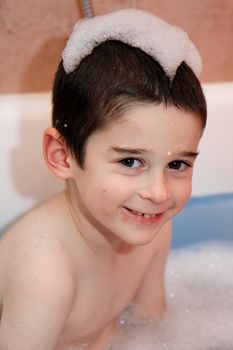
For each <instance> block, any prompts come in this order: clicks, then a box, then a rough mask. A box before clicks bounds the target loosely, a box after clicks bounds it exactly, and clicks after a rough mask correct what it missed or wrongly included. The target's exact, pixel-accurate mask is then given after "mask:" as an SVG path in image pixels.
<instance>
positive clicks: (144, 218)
mask: <svg viewBox="0 0 233 350" xmlns="http://www.w3.org/2000/svg"><path fill="white" fill-rule="evenodd" d="M124 209H125V211H126V212H127V213H128V214H129V215H130V216H131V217H132V218H134V219H136V220H137V221H139V222H141V223H154V222H157V221H158V220H159V219H160V218H161V216H162V215H163V213H157V214H149V213H143V212H140V211H136V210H133V209H129V208H126V207H124Z"/></svg>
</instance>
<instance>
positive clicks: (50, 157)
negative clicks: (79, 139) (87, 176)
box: [43, 128, 73, 180]
mask: <svg viewBox="0 0 233 350" xmlns="http://www.w3.org/2000/svg"><path fill="white" fill-rule="evenodd" d="M43 154H44V159H45V162H46V164H47V166H48V168H49V169H50V171H51V172H52V173H53V174H54V175H56V176H57V177H59V178H60V179H63V180H66V179H69V178H72V177H73V174H72V168H71V156H70V153H69V152H68V151H67V148H66V146H65V143H64V141H63V140H62V137H61V135H60V133H59V132H58V131H57V130H56V129H55V128H48V129H46V130H45V132H44V138H43Z"/></svg>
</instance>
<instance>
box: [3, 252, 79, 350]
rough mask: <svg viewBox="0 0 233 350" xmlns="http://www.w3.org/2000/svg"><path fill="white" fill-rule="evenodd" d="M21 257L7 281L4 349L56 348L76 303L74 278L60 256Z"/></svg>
mask: <svg viewBox="0 0 233 350" xmlns="http://www.w3.org/2000/svg"><path fill="white" fill-rule="evenodd" d="M21 260H22V261H20V260H19V263H18V264H15V265H16V266H15V267H11V268H10V270H9V272H8V276H10V277H8V278H7V281H4V282H6V283H4V295H3V312H2V317H1V321H0V349H1V350H3V349H4V350H15V349H17V350H38V349H40V350H53V349H54V347H55V345H56V343H57V340H58V337H59V335H60V333H61V332H62V330H63V328H64V325H65V322H66V320H67V317H68V316H69V314H70V311H71V308H72V302H73V294H74V293H73V291H74V288H73V279H72V277H71V274H70V273H69V271H68V269H67V267H65V265H64V264H63V263H61V262H58V261H57V258H55V257H54V258H53V257H51V255H50V256H49V258H48V257H46V256H43V254H42V257H41V256H38V255H37V256H36V258H35V257H32V259H31V258H30V257H28V258H26V259H25V258H23V257H22V259H21Z"/></svg>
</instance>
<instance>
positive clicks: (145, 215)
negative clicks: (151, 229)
mask: <svg viewBox="0 0 233 350" xmlns="http://www.w3.org/2000/svg"><path fill="white" fill-rule="evenodd" d="M132 212H133V213H135V214H137V215H141V216H144V218H146V219H149V218H154V217H155V216H156V214H146V213H141V212H140V211H136V210H132Z"/></svg>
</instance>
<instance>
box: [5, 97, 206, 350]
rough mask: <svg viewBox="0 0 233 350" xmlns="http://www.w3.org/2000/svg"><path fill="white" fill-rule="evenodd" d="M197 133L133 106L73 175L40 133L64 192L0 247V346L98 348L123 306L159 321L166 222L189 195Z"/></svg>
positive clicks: (182, 116) (176, 114)
mask: <svg viewBox="0 0 233 350" xmlns="http://www.w3.org/2000/svg"><path fill="white" fill-rule="evenodd" d="M142 120H143V122H142ZM201 133H202V127H201V123H200V121H199V118H198V117H197V116H194V115H192V114H191V113H189V112H185V111H182V110H178V109H176V108H175V107H167V108H165V107H164V106H163V105H159V106H156V105H153V104H144V105H142V104H138V105H134V107H132V108H131V109H129V110H128V111H127V112H126V113H125V115H124V116H122V117H121V118H120V119H119V120H117V121H114V122H112V123H111V124H110V125H109V126H108V127H107V128H105V129H104V130H99V131H96V132H95V133H94V134H92V135H91V136H90V138H89V140H88V143H87V148H86V154H85V164H84V168H81V167H79V166H78V165H77V163H76V162H75V160H74V159H73V158H72V156H71V154H70V152H69V151H67V149H66V147H65V145H64V143H63V142H62V140H61V138H60V135H59V134H58V132H57V131H56V130H55V129H53V128H49V129H47V130H46V132H45V137H44V153H45V159H46V162H47V164H48V167H49V168H50V170H51V171H52V172H53V173H54V174H55V175H56V176H58V177H59V178H62V179H65V180H67V189H66V191H64V192H63V193H60V194H59V195H57V196H56V197H54V198H52V199H50V200H49V201H48V202H46V203H44V204H42V205H41V206H39V207H37V208H35V209H34V210H32V211H31V212H30V213H29V214H27V215H26V216H25V217H24V218H23V219H21V220H20V221H19V222H18V223H17V224H16V225H15V226H13V227H12V228H11V229H10V230H9V231H8V232H7V233H6V234H5V235H4V237H3V239H2V240H1V244H0V300H1V309H2V315H1V322H0V349H4V350H13V349H16V348H17V350H29V349H30V350H34V349H35V350H38V348H40V350H51V349H55V350H64V349H68V346H71V345H73V346H75V345H76V346H78V345H79V344H82V343H87V344H88V349H92V350H93V349H95V350H96V349H103V347H104V344H106V342H108V341H109V340H110V339H111V337H112V335H113V334H114V333H115V331H116V329H117V321H116V320H117V316H118V315H119V313H120V312H121V311H122V310H123V309H124V308H125V307H126V306H127V305H128V304H129V303H130V302H132V305H133V310H134V312H135V315H141V316H145V317H147V316H155V317H159V316H161V315H162V314H163V312H164V310H165V292H164V269H165V264H166V257H167V253H168V249H169V245H170V239H171V218H172V217H173V216H174V215H176V214H177V213H178V212H179V211H180V210H181V209H182V208H183V207H184V205H185V203H186V202H187V200H188V198H189V196H190V193H191V180H192V169H193V164H194V160H195V156H196V154H197V148H198V143H199V140H200V137H201ZM144 214H146V215H144Z"/></svg>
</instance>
